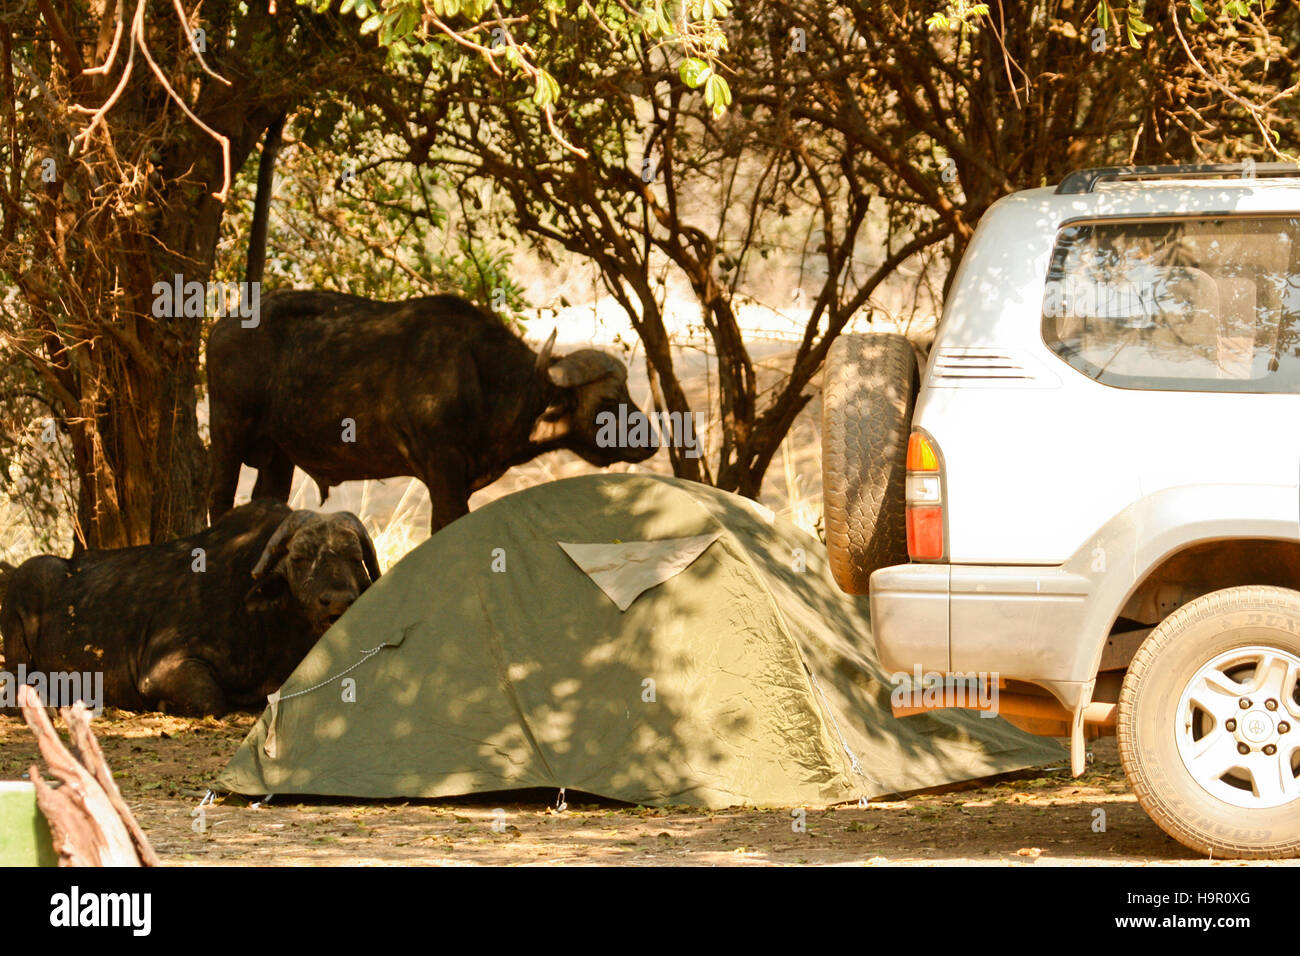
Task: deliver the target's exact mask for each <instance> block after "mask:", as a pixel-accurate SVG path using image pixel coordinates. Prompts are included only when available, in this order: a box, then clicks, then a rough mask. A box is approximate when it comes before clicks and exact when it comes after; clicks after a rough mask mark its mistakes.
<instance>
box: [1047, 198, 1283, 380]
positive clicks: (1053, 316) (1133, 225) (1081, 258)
mask: <svg viewBox="0 0 1300 956" xmlns="http://www.w3.org/2000/svg"><path fill="white" fill-rule="evenodd" d="M1298 240H1300V218H1283V217H1277V216H1273V217H1239V216H1233V217H1225V218H1220V219H1184V220H1177V221H1170V220H1159V221H1152V220H1140V221H1134V220H1126V221H1109V222H1097V223H1080V224H1077V225H1071V226H1067V227H1066V228H1064V229H1062V230H1061V234H1060V236H1059V237H1058V238H1057V242H1056V249H1055V251H1054V253H1053V255H1052V263H1051V268H1050V269H1049V270H1048V275H1047V289H1046V292H1045V294H1044V297H1043V338H1044V339H1045V340H1046V342H1047V345H1048V347H1049V348H1051V349H1052V351H1054V352H1055V353H1056V354H1057V355H1059V356H1060V357H1061V358H1062V359H1064V360H1065V361H1066V362H1067V363H1069V364H1070V365H1071V366H1072V367H1074V368H1075V369H1078V370H1079V371H1080V372H1082V373H1083V374H1085V375H1087V376H1088V377H1090V378H1093V379H1096V380H1097V381H1099V382H1102V383H1104V384H1106V385H1115V386H1118V387H1120V388H1149V389H1171V390H1181V391H1229V392H1300V321H1298V320H1300V274H1297V269H1296V256H1297V254H1300V241H1298Z"/></svg>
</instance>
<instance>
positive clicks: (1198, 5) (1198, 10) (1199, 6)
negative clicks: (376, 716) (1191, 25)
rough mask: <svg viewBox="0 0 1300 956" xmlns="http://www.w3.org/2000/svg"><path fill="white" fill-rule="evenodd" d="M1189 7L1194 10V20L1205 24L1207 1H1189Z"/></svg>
mask: <svg viewBox="0 0 1300 956" xmlns="http://www.w3.org/2000/svg"><path fill="white" fill-rule="evenodd" d="M1187 5H1188V6H1189V7H1191V8H1192V19H1193V20H1194V21H1196V22H1197V23H1204V22H1205V21H1206V19H1207V14H1206V13H1205V0H1189V2H1188V4H1187Z"/></svg>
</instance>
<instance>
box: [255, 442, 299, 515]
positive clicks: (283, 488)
mask: <svg viewBox="0 0 1300 956" xmlns="http://www.w3.org/2000/svg"><path fill="white" fill-rule="evenodd" d="M292 489H293V462H292V461H290V460H289V456H288V455H286V454H285V453H284V452H283V451H281V450H280V449H279V448H273V449H272V450H271V455H270V457H269V458H268V459H267V461H266V462H265V463H264V464H263V465H262V467H260V468H258V469H257V483H256V484H255V485H253V498H254V499H257V498H274V499H275V500H276V501H284V502H287V501H288V500H289V492H290V491H291V490H292Z"/></svg>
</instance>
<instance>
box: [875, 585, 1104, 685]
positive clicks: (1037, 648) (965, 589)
mask: <svg viewBox="0 0 1300 956" xmlns="http://www.w3.org/2000/svg"><path fill="white" fill-rule="evenodd" d="M1091 587H1092V582H1090V581H1089V580H1088V579H1087V578H1086V577H1083V576H1081V575H1078V574H1073V573H1070V572H1068V571H1066V570H1064V569H1063V568H1052V567H985V566H973V565H949V564H902V565H897V566H895V567H892V568H881V569H880V570H879V571H877V572H876V573H875V574H873V575H872V576H871V589H870V591H871V626H872V632H873V634H874V636H875V641H876V651H877V654H878V656H879V657H880V662H881V664H883V665H884V667H885V668H886V669H888V670H891V671H904V672H907V673H912V672H913V671H914V670H915V669H916V668H920V669H921V670H922V671H926V672H937V673H972V672H978V673H984V674H990V675H998V676H1000V677H1005V678H1011V679H1014V680H1024V681H1086V680H1090V679H1091V678H1092V677H1093V676H1095V675H1093V674H1086V675H1085V674H1082V673H1081V662H1082V661H1083V660H1089V661H1090V660H1091V657H1092V654H1091V648H1092V647H1095V646H1097V645H1096V642H1097V640H1098V638H1099V635H1095V634H1089V633H1087V631H1088V628H1089V625H1088V622H1087V600H1088V596H1089V593H1090V590H1091ZM1081 651H1085V653H1081ZM1082 669H1086V665H1085V666H1084V667H1083V668H1082Z"/></svg>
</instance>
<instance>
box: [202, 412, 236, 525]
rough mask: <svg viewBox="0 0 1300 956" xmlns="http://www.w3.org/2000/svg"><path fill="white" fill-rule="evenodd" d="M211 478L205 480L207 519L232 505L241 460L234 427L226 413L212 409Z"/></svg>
mask: <svg viewBox="0 0 1300 956" xmlns="http://www.w3.org/2000/svg"><path fill="white" fill-rule="evenodd" d="M210 454H211V460H212V480H211V481H210V482H209V484H208V520H209V521H216V520H217V519H218V518H220V517H221V516H222V515H223V514H225V513H226V512H227V511H229V510H230V509H231V508H233V507H234V506H235V490H236V489H237V488H238V487H239V468H240V466H241V465H242V464H243V463H244V462H243V457H244V456H243V455H242V454H240V448H239V442H238V440H237V439H236V437H235V428H234V427H233V426H232V425H231V424H230V423H229V422H228V421H226V416H225V415H224V414H222V413H219V412H218V411H217V408H216V405H215V403H214V405H213V409H212V450H211V453H210Z"/></svg>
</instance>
